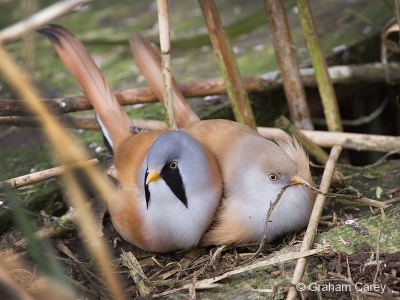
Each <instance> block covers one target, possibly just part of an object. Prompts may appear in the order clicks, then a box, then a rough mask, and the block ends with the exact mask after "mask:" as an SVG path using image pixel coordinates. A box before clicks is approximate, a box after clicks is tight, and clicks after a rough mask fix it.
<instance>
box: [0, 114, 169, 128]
mask: <svg viewBox="0 0 400 300" xmlns="http://www.w3.org/2000/svg"><path fill="white" fill-rule="evenodd" d="M59 120H60V121H62V122H63V125H64V126H65V127H68V128H76V129H84V130H100V127H99V124H98V122H97V121H96V119H95V118H94V117H85V116H68V115H63V116H59ZM131 123H132V126H134V127H137V128H143V129H147V130H165V129H166V126H165V122H164V121H158V120H144V119H131ZM4 125H10V126H19V127H40V126H41V125H40V120H39V119H38V118H37V117H18V116H17V117H0V126H4Z"/></svg>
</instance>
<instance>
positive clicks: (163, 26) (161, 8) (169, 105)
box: [157, 0, 176, 129]
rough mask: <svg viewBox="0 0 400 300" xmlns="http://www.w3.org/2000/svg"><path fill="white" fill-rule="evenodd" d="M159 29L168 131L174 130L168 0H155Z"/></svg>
mask: <svg viewBox="0 0 400 300" xmlns="http://www.w3.org/2000/svg"><path fill="white" fill-rule="evenodd" d="M157 7H158V10H157V11H158V24H159V29H160V48H161V68H162V76H163V82H164V106H165V110H166V112H167V114H166V116H167V118H166V122H167V128H168V129H175V128H176V124H175V118H174V102H173V97H172V75H171V55H170V51H171V45H170V39H169V20H168V0H157Z"/></svg>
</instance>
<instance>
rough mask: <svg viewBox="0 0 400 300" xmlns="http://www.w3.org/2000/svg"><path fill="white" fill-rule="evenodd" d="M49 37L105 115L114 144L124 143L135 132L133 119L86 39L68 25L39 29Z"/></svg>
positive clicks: (107, 131) (100, 114)
mask: <svg viewBox="0 0 400 300" xmlns="http://www.w3.org/2000/svg"><path fill="white" fill-rule="evenodd" d="M38 32H40V33H41V34H43V35H44V36H45V37H47V38H48V39H49V40H50V42H51V43H52V45H53V47H54V48H55V50H56V51H57V53H58V55H59V56H60V58H61V59H62V60H63V61H64V63H65V65H66V66H67V67H68V69H69V70H70V71H71V73H72V75H73V76H74V77H75V79H76V80H77V81H78V83H79V85H80V87H81V89H82V91H83V93H84V94H85V96H86V97H87V98H88V100H89V101H90V103H91V104H92V105H93V107H94V109H95V110H96V112H97V114H98V116H99V117H100V119H101V122H99V123H102V125H104V127H105V128H102V129H103V130H104V131H105V132H104V131H103V133H105V134H106V135H107V136H108V137H109V138H110V139H111V141H109V142H111V143H112V145H115V144H118V143H120V142H121V141H122V140H123V139H125V137H127V136H128V135H130V134H131V131H130V126H131V122H130V119H129V117H128V115H127V114H126V113H125V112H124V110H123V109H122V108H121V106H120V104H119V103H118V101H117V99H116V98H115V96H114V94H113V91H112V90H111V88H110V86H109V85H108V84H107V82H106V80H105V79H104V77H103V75H102V74H101V72H100V70H99V68H98V67H97V66H96V64H95V63H94V61H93V59H92V58H91V57H90V55H89V54H88V53H87V51H86V49H85V47H84V46H83V45H82V43H81V42H80V41H79V40H78V39H77V38H76V37H75V36H74V35H73V34H72V33H71V32H69V31H68V30H67V29H65V28H63V27H61V26H59V25H50V27H48V28H43V29H40V30H38Z"/></svg>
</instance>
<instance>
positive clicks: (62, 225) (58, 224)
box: [14, 210, 77, 247]
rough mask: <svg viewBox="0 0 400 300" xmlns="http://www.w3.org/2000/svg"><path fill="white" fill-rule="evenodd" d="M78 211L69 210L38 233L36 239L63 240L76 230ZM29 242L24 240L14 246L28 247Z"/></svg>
mask: <svg viewBox="0 0 400 300" xmlns="http://www.w3.org/2000/svg"><path fill="white" fill-rule="evenodd" d="M76 215H77V213H76V211H75V210H69V211H68V212H67V213H66V214H64V215H63V216H61V217H59V218H57V219H56V220H54V221H53V222H51V223H50V224H48V225H46V226H43V227H42V228H40V229H39V230H38V231H36V232H35V237H36V238H37V239H39V240H42V239H44V238H53V239H54V238H61V237H63V236H65V235H66V234H67V233H69V232H71V231H73V230H75V229H76V227H75V225H74V222H75V221H76ZM26 245H27V240H26V238H22V239H21V240H19V241H18V242H15V243H14V246H17V247H26Z"/></svg>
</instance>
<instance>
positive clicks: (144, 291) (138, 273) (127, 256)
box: [121, 250, 151, 298]
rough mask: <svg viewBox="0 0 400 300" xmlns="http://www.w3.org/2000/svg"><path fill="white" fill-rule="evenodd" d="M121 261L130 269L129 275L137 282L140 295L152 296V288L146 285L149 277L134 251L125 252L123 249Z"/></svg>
mask: <svg viewBox="0 0 400 300" xmlns="http://www.w3.org/2000/svg"><path fill="white" fill-rule="evenodd" d="M121 263H122V265H124V266H125V267H127V268H128V269H129V275H131V277H132V279H133V281H134V282H135V284H136V287H137V289H138V292H139V295H140V296H141V297H143V298H150V292H151V291H150V289H149V288H148V287H147V285H146V282H145V281H146V280H148V279H147V277H146V275H145V274H144V273H143V270H142V268H141V267H140V264H139V262H138V261H137V259H136V257H135V256H134V255H133V254H132V252H124V251H123V250H122V254H121Z"/></svg>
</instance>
